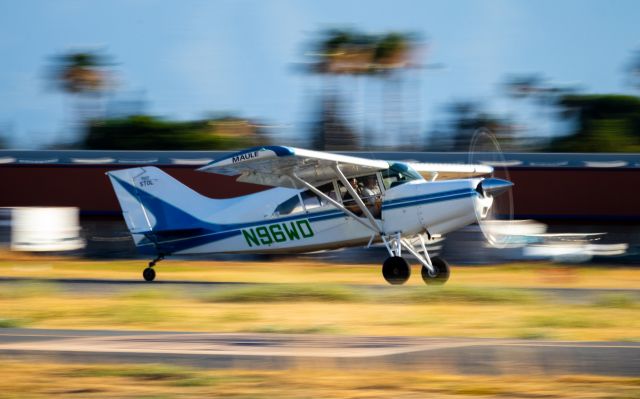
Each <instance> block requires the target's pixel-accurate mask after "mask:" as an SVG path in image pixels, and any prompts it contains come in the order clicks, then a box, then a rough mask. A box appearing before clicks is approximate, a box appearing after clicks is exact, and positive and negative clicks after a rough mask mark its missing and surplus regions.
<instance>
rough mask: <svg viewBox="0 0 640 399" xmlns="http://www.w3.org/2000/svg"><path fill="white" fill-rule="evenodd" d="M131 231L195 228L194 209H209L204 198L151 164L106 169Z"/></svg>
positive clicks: (211, 202) (198, 221) (212, 202)
mask: <svg viewBox="0 0 640 399" xmlns="http://www.w3.org/2000/svg"><path fill="white" fill-rule="evenodd" d="M107 175H108V176H109V179H110V180H111V184H112V185H113V189H114V190H115V192H116V196H117V197H118V201H119V202H120V207H121V208H122V213H123V215H124V219H125V222H126V223H127V227H128V228H129V231H130V232H131V233H134V234H135V233H143V234H144V233H151V232H160V231H175V230H187V229H196V228H199V227H201V226H202V225H203V224H204V223H205V222H204V221H202V220H201V219H200V218H198V217H197V216H196V215H195V214H194V212H198V211H200V212H202V211H205V210H206V209H209V210H211V208H212V206H215V202H217V201H218V200H215V199H211V198H207V197H205V196H203V195H201V194H199V193H197V192H195V191H193V190H192V189H190V188H189V187H187V186H185V185H184V184H182V183H180V182H179V181H178V180H176V179H174V178H173V177H171V176H169V175H168V174H166V173H164V172H163V171H161V170H160V169H158V168H156V167H152V166H145V167H141V168H132V169H121V170H114V171H110V172H107Z"/></svg>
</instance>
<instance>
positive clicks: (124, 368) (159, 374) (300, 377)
mask: <svg viewBox="0 0 640 399" xmlns="http://www.w3.org/2000/svg"><path fill="white" fill-rule="evenodd" d="M0 374H2V378H1V379H0V397H1V398H6V399H9V398H12V399H13V398H16V399H18V398H20V399H22V398H50V397H61V398H115V397H117V398H167V399H168V398H202V397H208V398H309V397H315V398H453V397H455V398H465V397H483V398H551V397H552V398H618V399H632V398H638V397H639V396H640V379H638V378H622V377H601V376H598V377H595V376H522V375H519V376H499V377H490V376H469V375H465V376H458V375H432V374H426V373H421V372H419V371H415V372H410V371H405V372H402V371H393V370H368V371H367V370H354V371H348V372H345V371H335V370H304V369H295V370H286V371H244V370H196V369H190V368H182V367H173V366H160V365H78V364H75V365H68V364H55V363H40V364H30V363H28V362H24V361H15V360H6V361H0Z"/></svg>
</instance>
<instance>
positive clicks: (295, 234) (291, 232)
mask: <svg viewBox="0 0 640 399" xmlns="http://www.w3.org/2000/svg"><path fill="white" fill-rule="evenodd" d="M289 225H290V226H291V229H289V227H287V224H286V223H283V224H282V227H284V232H285V233H287V237H289V239H290V240H293V239H296V240H299V239H300V235H299V234H298V230H296V225H295V224H294V223H293V222H291V223H289Z"/></svg>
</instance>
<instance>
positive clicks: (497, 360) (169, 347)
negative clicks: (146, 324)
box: [0, 329, 640, 376]
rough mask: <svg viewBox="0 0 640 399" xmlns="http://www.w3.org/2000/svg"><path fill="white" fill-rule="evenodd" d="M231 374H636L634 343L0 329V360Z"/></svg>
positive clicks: (639, 357) (639, 352) (639, 366)
mask: <svg viewBox="0 0 640 399" xmlns="http://www.w3.org/2000/svg"><path fill="white" fill-rule="evenodd" d="M2 358H5V359H6V358H21V359H27V360H30V361H61V362H71V363H73V362H81V363H118V364H122V363H139V364H144V363H168V364H178V365H184V366H193V367H204V368H238V369H265V370H272V369H289V368H298V367H307V368H338V369H365V368H366V369H372V368H380V369H393V370H420V371H421V372H437V373H439V374H442V373H454V374H489V375H503V374H542V375H560V374H596V375H614V376H639V375H640V344H639V343H633V342H577V341H538V340H509V339H475V338H468V339H462V338H420V337H374V336H336V335H315V334H309V335H295V334H220V333H186V332H158V331H107V330H39V329H3V330H0V359H2Z"/></svg>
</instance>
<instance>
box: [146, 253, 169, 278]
mask: <svg viewBox="0 0 640 399" xmlns="http://www.w3.org/2000/svg"><path fill="white" fill-rule="evenodd" d="M162 259H164V254H159V255H158V256H157V257H156V258H155V259H154V260H152V261H151V262H149V266H148V267H147V268H146V269H144V270H143V271H142V277H143V278H144V280H145V281H153V280H154V279H155V278H156V271H155V270H154V269H153V267H154V266H155V265H156V263H158V262H160V261H161V260H162Z"/></svg>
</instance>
